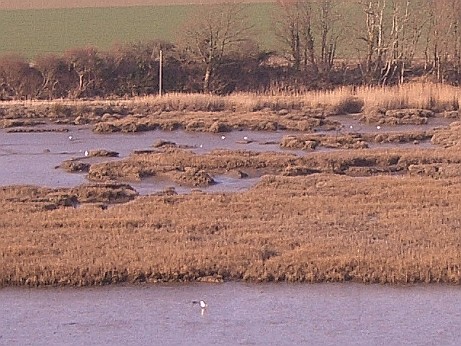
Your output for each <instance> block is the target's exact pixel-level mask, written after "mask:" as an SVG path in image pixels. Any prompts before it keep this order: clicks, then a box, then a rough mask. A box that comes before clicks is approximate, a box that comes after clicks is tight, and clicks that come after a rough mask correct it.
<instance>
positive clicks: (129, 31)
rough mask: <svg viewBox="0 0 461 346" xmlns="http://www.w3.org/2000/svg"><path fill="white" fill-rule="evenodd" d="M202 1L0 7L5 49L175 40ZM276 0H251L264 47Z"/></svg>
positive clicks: (27, 51)
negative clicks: (262, 0) (258, 1)
mask: <svg viewBox="0 0 461 346" xmlns="http://www.w3.org/2000/svg"><path fill="white" fill-rule="evenodd" d="M199 6H200V5H174V6H139V7H118V8H117V7H113V8H75V9H40V10H2V11H0V54H4V53H10V52H14V53H19V54H22V55H24V56H25V57H27V58H33V57H34V56H37V55H39V54H48V53H61V52H63V51H65V50H67V49H69V48H75V47H82V46H88V45H92V46H96V47H99V48H101V49H107V48H109V47H111V46H112V45H113V44H115V43H122V42H135V41H140V40H150V39H165V40H169V41H173V42H174V41H175V39H176V38H177V37H178V35H180V31H181V26H182V25H183V23H184V22H185V21H186V20H187V19H188V18H189V16H191V15H193V13H194V11H197V10H200V7H199ZM273 8H274V4H270V3H267V4H249V5H248V16H249V17H250V18H251V19H252V21H253V23H254V24H255V30H256V31H257V36H256V37H255V39H256V40H258V42H260V43H261V44H262V46H263V47H264V48H268V49H272V48H275V46H276V44H277V42H276V39H275V36H274V33H273V31H272V29H271V17H272V12H273Z"/></svg>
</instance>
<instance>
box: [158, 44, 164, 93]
mask: <svg viewBox="0 0 461 346" xmlns="http://www.w3.org/2000/svg"><path fill="white" fill-rule="evenodd" d="M159 60H160V63H159V65H158V96H162V82H163V50H161V49H160V56H159Z"/></svg>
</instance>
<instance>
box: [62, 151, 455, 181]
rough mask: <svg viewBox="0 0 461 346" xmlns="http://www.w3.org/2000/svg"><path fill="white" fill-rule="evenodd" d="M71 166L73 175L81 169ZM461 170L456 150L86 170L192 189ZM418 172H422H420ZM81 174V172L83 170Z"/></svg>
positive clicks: (179, 155)
mask: <svg viewBox="0 0 461 346" xmlns="http://www.w3.org/2000/svg"><path fill="white" fill-rule="evenodd" d="M66 164H70V165H71V166H72V167H73V168H74V169H75V170H79V169H80V166H79V165H78V163H76V162H70V163H69V162H68V163H64V165H66ZM459 164H461V158H460V157H459V155H458V153H457V150H455V149H452V150H450V149H444V150H440V149H439V150H437V149H416V148H415V149H414V150H406V149H389V150H378V149H367V150H347V151H346V150H344V151H333V152H315V153H310V154H308V155H305V156H298V155H296V154H289V153H275V152H260V153H258V152H251V151H243V150H240V151H230V150H215V151H212V152H210V153H207V154H196V153H193V152H191V151H188V150H181V149H174V148H172V149H170V148H168V149H164V150H152V151H142V152H138V153H134V154H132V155H131V156H130V157H128V158H126V159H123V160H120V161H111V162H103V163H97V164H92V165H89V167H88V166H86V164H83V167H84V170H85V171H88V178H89V179H90V180H93V181H102V182H110V181H128V182H129V181H142V180H143V179H146V178H149V177H166V178H168V179H170V180H171V181H173V182H175V183H177V184H179V185H183V186H191V187H204V186H208V185H211V184H213V183H214V180H213V176H217V175H223V174H226V175H229V176H232V177H235V178H238V179H245V178H247V177H261V176H263V175H265V174H275V175H284V176H303V175H310V174H314V173H334V174H339V175H349V176H354V177H369V176H373V175H394V174H399V175H404V174H416V172H418V174H420V175H421V174H422V175H424V172H427V175H431V174H430V172H432V170H433V169H434V167H437V175H434V174H432V176H433V177H451V176H454V175H455V172H457V169H458V168H457V167H458V165H459ZM416 167H419V169H416ZM82 170H83V169H82Z"/></svg>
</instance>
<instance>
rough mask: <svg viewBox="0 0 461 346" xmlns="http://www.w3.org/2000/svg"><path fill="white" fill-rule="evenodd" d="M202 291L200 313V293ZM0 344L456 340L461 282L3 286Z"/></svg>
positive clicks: (459, 332)
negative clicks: (40, 287) (47, 287)
mask: <svg viewBox="0 0 461 346" xmlns="http://www.w3.org/2000/svg"><path fill="white" fill-rule="evenodd" d="M199 299H204V300H205V301H206V302H207V303H208V307H207V308H206V310H205V311H203V312H202V310H201V309H200V307H199V306H198V305H194V304H192V301H193V300H199ZM0 301H1V304H0V344H2V345H90V344H91V345H211V344H213V345H307V344H310V345H458V344H459V340H461V329H460V328H459V326H460V325H461V289H460V288H459V287H455V286H440V285H428V286H426V285H418V286H404V287H402V286H397V287H391V286H380V285H360V284H314V285H311V284H243V283H224V284H183V285H181V284H175V285H145V286H111V287H99V288H82V289H75V288H64V289H56V288H52V289H23V288H20V289H18V288H8V289H1V290H0Z"/></svg>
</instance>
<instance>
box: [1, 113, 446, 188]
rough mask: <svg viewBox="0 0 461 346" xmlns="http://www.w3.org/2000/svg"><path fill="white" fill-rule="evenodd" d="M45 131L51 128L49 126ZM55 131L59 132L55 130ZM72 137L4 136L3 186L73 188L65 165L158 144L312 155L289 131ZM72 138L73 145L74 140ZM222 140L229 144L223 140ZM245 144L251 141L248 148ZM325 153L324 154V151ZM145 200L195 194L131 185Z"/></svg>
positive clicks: (345, 119)
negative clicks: (292, 143)
mask: <svg viewBox="0 0 461 346" xmlns="http://www.w3.org/2000/svg"><path fill="white" fill-rule="evenodd" d="M331 118H332V119H333V120H337V121H340V122H341V123H342V125H343V126H344V131H343V132H345V133H347V132H355V131H359V132H361V133H379V132H380V131H384V132H395V131H400V132H405V131H415V130H420V131H422V130H430V129H433V128H435V127H440V126H447V125H448V124H449V123H450V122H451V120H450V119H440V118H431V119H429V122H428V124H425V125H417V126H416V125H403V126H389V125H382V126H381V129H380V130H377V129H376V126H375V125H367V124H362V123H360V122H359V120H358V119H356V117H355V116H341V117H331ZM45 127H46V126H45ZM54 127H56V126H54ZM64 128H65V129H68V130H69V132H44V133H7V132H6V131H5V130H0V186H5V185H14V184H31V185H40V186H47V187H52V188H55V187H74V186H77V185H80V184H84V183H86V182H88V181H87V180H86V178H85V174H76V173H67V172H65V171H63V170H61V169H56V168H55V167H57V166H59V165H60V164H61V163H62V162H63V161H65V160H69V159H82V161H88V162H95V161H103V160H108V159H107V158H85V157H84V153H85V151H86V150H94V149H106V150H113V151H116V152H118V153H120V157H121V158H123V157H127V156H128V155H129V154H131V153H132V152H133V151H135V150H146V149H152V145H153V144H154V143H155V142H156V141H158V140H168V141H172V142H175V143H176V144H178V145H180V146H186V147H190V148H191V150H193V151H194V152H196V153H198V154H203V153H207V152H210V151H212V150H215V149H228V150H250V151H257V152H267V151H273V152H288V153H294V154H296V155H301V156H302V155H310V154H311V153H309V152H303V151H301V150H288V149H283V148H281V147H280V146H279V142H280V141H281V139H282V138H283V137H284V136H287V135H290V134H299V133H290V132H288V131H275V132H254V131H233V132H229V133H224V134H213V133H204V132H186V131H150V132H143V133H135V134H125V133H112V134H96V133H93V132H92V131H91V129H90V128H89V127H88V126H87V127H85V126H84V127H79V126H66V127H64ZM69 136H72V140H69ZM222 136H224V137H225V138H224V139H223V138H222ZM244 138H248V139H249V140H250V142H249V143H243V142H245V141H244ZM398 146H399V147H415V145H414V144H412V143H409V144H399V145H398ZM371 147H373V148H379V147H383V148H392V147H396V144H384V145H376V144H374V145H372V146H371ZM418 147H420V148H421V147H430V142H421V143H420V144H418ZM319 150H325V149H319ZM214 178H215V180H216V182H217V184H216V185H212V186H210V187H207V188H206V191H207V192H225V191H240V190H245V189H248V188H249V187H251V186H253V185H254V184H255V183H256V182H257V181H258V178H257V177H256V178H253V179H251V178H250V179H237V178H231V177H226V176H218V177H214ZM132 185H133V187H134V188H135V189H136V190H138V192H139V193H141V194H149V193H153V192H158V191H162V190H163V189H164V188H165V187H170V186H173V187H175V188H176V191H177V192H179V193H188V192H190V190H191V189H190V188H185V187H181V186H178V185H175V184H174V183H172V182H171V181H161V180H160V181H159V180H156V179H155V178H154V179H151V180H150V181H149V180H143V181H142V182H139V183H135V184H132Z"/></svg>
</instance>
